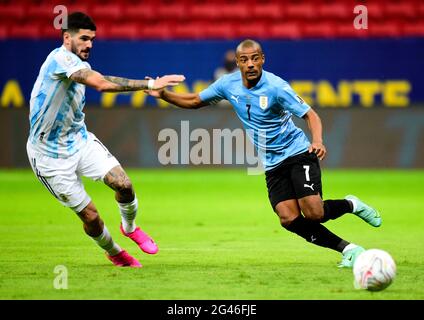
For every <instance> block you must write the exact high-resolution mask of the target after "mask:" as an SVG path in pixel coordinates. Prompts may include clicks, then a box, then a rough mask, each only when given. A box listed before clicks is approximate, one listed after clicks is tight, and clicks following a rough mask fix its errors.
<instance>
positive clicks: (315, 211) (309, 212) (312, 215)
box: [302, 204, 324, 221]
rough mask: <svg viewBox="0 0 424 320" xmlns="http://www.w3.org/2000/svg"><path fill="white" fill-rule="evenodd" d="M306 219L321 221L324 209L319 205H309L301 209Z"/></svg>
mask: <svg viewBox="0 0 424 320" xmlns="http://www.w3.org/2000/svg"><path fill="white" fill-rule="evenodd" d="M302 212H303V214H304V216H305V218H306V219H309V220H314V221H321V220H322V219H323V218H324V208H323V206H322V205H319V204H309V205H305V206H303V207H302Z"/></svg>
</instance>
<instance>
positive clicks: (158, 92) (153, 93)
mask: <svg viewBox="0 0 424 320" xmlns="http://www.w3.org/2000/svg"><path fill="white" fill-rule="evenodd" d="M144 79H145V80H154V79H153V78H152V77H144ZM157 79H159V77H156V80H157ZM143 91H144V93H146V94H148V95H150V96H152V97H155V98H160V95H161V93H162V91H163V89H161V90H143Z"/></svg>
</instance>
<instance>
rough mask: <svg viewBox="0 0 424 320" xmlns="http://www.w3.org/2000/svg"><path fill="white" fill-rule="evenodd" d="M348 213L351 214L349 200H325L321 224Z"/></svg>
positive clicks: (351, 207) (351, 206) (351, 209)
mask: <svg viewBox="0 0 424 320" xmlns="http://www.w3.org/2000/svg"><path fill="white" fill-rule="evenodd" d="M348 212H353V205H352V202H350V201H349V200H346V199H343V200H325V201H324V217H323V218H322V220H321V223H323V222H327V221H328V220H330V219H332V220H334V219H337V218H339V217H341V216H342V215H344V214H345V213H348Z"/></svg>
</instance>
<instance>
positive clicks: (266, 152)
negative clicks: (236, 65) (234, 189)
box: [200, 70, 310, 171]
mask: <svg viewBox="0 0 424 320" xmlns="http://www.w3.org/2000/svg"><path fill="white" fill-rule="evenodd" d="M200 99H201V100H202V101H203V102H207V103H211V104H214V103H217V102H218V101H219V100H222V99H226V100H228V101H229V102H230V103H231V104H232V105H233V107H234V109H235V111H236V113H237V115H238V117H239V118H240V120H241V121H242V123H243V126H244V127H245V129H246V130H247V133H248V134H249V137H250V138H251V140H252V141H253V144H254V145H255V147H256V149H257V150H258V155H259V156H260V158H261V160H262V164H263V167H264V169H265V171H268V170H271V169H273V168H275V167H276V166H278V164H280V163H281V162H282V161H283V160H284V159H286V158H288V157H291V156H294V155H296V154H299V153H302V152H305V151H306V150H308V147H309V145H310V142H309V140H308V138H307V137H306V135H305V133H304V132H303V131H302V130H301V129H300V128H298V127H297V126H296V125H295V124H294V123H293V120H292V114H294V115H295V116H297V117H303V116H304V115H305V114H306V113H307V112H308V111H309V109H310V106H309V105H308V104H306V102H304V101H303V100H302V99H301V98H300V97H299V96H298V95H297V94H296V93H295V92H294V91H293V89H292V88H291V87H290V85H289V84H288V83H287V82H286V81H284V80H283V79H281V78H280V77H278V76H276V75H274V74H272V73H270V72H266V71H265V70H263V71H262V76H261V79H260V81H259V82H258V83H257V84H256V86H255V87H253V88H251V89H247V88H246V87H245V86H244V85H243V82H242V77H241V73H240V71H238V72H234V73H231V74H228V75H224V76H222V77H221V78H219V79H218V80H217V81H215V82H214V83H213V84H211V85H210V86H209V87H208V88H206V89H205V90H203V91H202V92H200Z"/></svg>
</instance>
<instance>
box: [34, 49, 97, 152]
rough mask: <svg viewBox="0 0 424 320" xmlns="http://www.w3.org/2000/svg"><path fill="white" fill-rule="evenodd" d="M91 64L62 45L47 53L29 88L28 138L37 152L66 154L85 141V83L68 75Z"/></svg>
mask: <svg viewBox="0 0 424 320" xmlns="http://www.w3.org/2000/svg"><path fill="white" fill-rule="evenodd" d="M86 68H90V69H91V67H90V65H89V64H88V63H87V62H85V61H82V60H81V59H80V58H79V57H78V56H77V55H76V54H74V53H72V52H71V51H69V50H67V49H66V48H65V47H64V46H61V47H60V48H56V49H55V50H53V51H52V52H51V53H50V54H49V55H48V57H47V59H46V61H45V62H44V63H43V65H42V66H41V69H40V73H39V74H38V77H37V80H36V82H35V84H34V87H33V89H32V92H31V100H30V114H29V121H30V133H29V137H28V141H29V142H30V144H31V146H32V147H33V148H34V149H35V150H36V151H38V152H40V153H42V154H44V155H47V156H49V157H52V158H67V157H69V156H72V155H73V154H75V153H76V152H77V151H78V150H79V149H80V148H81V146H82V145H84V144H85V142H86V141H87V128H86V126H85V123H84V117H85V115H84V113H83V112H82V110H83V108H84V105H85V85H83V84H80V83H77V82H75V81H72V80H71V79H69V77H70V76H71V75H72V74H73V73H74V72H76V71H78V70H81V69H86Z"/></svg>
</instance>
